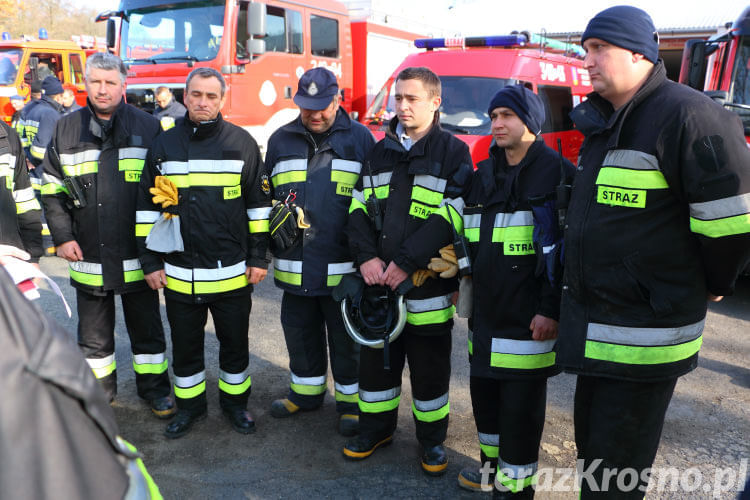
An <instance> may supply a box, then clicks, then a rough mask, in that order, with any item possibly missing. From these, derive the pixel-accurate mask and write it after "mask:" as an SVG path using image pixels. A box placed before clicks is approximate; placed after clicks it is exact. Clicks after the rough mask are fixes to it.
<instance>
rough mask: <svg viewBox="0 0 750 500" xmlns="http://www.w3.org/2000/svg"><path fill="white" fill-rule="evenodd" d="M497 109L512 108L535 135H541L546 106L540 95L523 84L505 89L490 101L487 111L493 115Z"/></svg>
mask: <svg viewBox="0 0 750 500" xmlns="http://www.w3.org/2000/svg"><path fill="white" fill-rule="evenodd" d="M495 108H510V109H512V110H513V112H514V113H515V114H517V115H518V117H519V118H520V119H521V121H522V122H523V123H524V124H525V125H526V127H527V128H528V129H529V131H531V133H532V134H534V135H539V133H540V132H541V131H542V124H543V123H544V104H542V100H541V99H540V98H539V96H538V95H536V94H535V93H533V92H532V91H530V90H529V89H527V88H526V87H524V86H523V85H521V84H516V85H509V86H507V87H503V88H502V89H500V91H499V92H498V93H497V94H495V97H493V98H492V100H491V101H490V107H489V109H488V110H487V114H488V115H492V110H493V109H495Z"/></svg>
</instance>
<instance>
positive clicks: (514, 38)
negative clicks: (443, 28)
mask: <svg viewBox="0 0 750 500" xmlns="http://www.w3.org/2000/svg"><path fill="white" fill-rule="evenodd" d="M527 42H528V39H527V38H526V37H525V36H524V35H498V36H470V37H457V38H419V39H417V40H414V46H415V47H417V48H418V49H427V50H433V49H444V48H466V47H523V46H524V45H526V43H527Z"/></svg>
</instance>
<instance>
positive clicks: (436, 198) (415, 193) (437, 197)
mask: <svg viewBox="0 0 750 500" xmlns="http://www.w3.org/2000/svg"><path fill="white" fill-rule="evenodd" d="M411 199H412V200H414V201H420V202H422V203H427V204H428V205H434V206H435V207H437V206H439V205H440V202H441V201H443V193H437V192H435V191H430V190H429V189H425V188H423V187H422V186H414V187H412V189H411Z"/></svg>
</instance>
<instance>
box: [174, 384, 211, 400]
mask: <svg viewBox="0 0 750 500" xmlns="http://www.w3.org/2000/svg"><path fill="white" fill-rule="evenodd" d="M204 392H206V381H205V380H204V381H203V382H201V383H199V384H198V385H194V386H193V387H190V388H188V389H183V388H181V387H177V386H176V385H175V386H174V395H175V397H178V398H180V399H191V398H194V397H196V396H200V395H201V394H203V393H204Z"/></svg>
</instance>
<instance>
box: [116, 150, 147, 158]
mask: <svg viewBox="0 0 750 500" xmlns="http://www.w3.org/2000/svg"><path fill="white" fill-rule="evenodd" d="M147 153H148V148H120V150H119V151H118V152H117V157H118V158H119V159H120V160H125V159H128V158H132V159H135V160H145V159H146V154H147Z"/></svg>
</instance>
